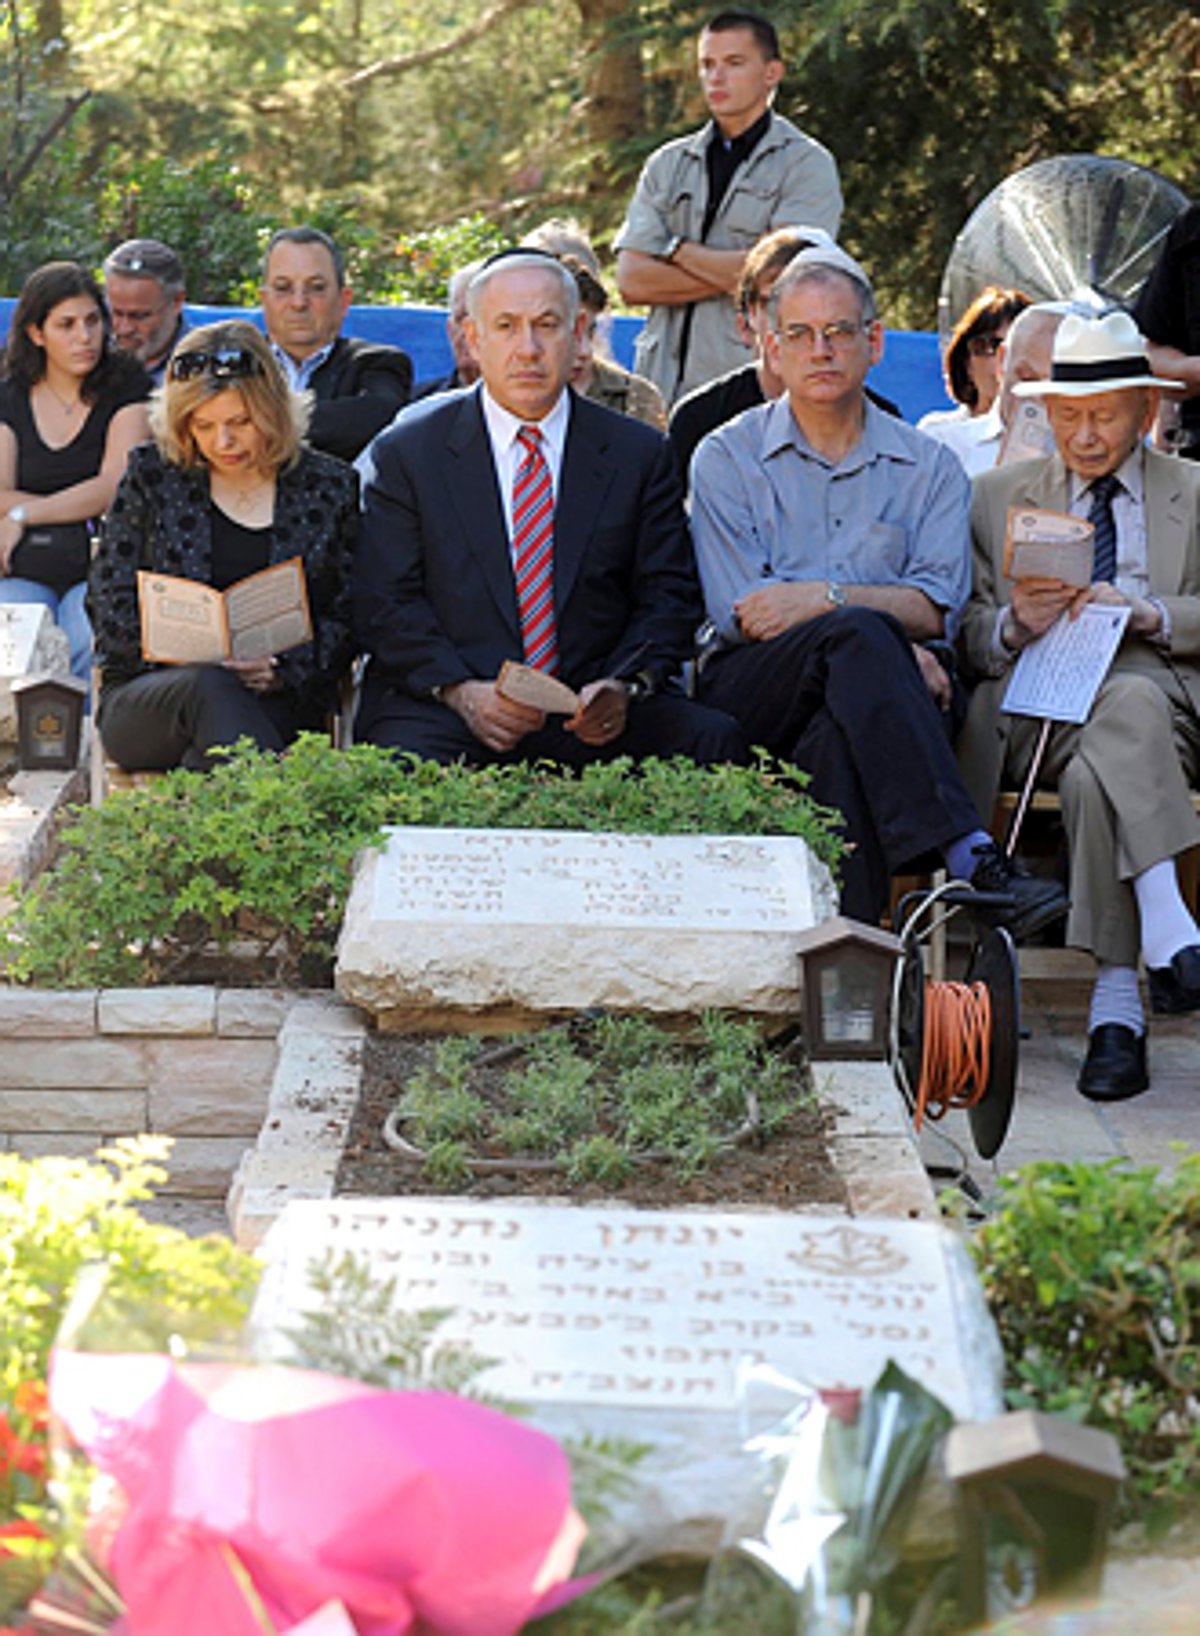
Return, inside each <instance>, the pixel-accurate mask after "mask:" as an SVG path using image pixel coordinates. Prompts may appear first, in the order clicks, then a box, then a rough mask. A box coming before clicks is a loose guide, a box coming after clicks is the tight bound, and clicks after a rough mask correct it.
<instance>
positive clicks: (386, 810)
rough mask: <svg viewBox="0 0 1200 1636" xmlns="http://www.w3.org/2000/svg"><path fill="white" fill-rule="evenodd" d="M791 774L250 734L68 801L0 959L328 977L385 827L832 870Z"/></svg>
mask: <svg viewBox="0 0 1200 1636" xmlns="http://www.w3.org/2000/svg"><path fill="white" fill-rule="evenodd" d="M805 782H806V778H805V775H804V774H803V773H801V772H800V771H799V770H798V769H796V768H792V767H788V766H786V765H783V764H778V763H773V762H771V761H769V760H767V759H766V758H763V759H760V760H759V761H758V762H757V763H756V764H755V765H754V766H752V767H713V768H698V767H695V766H693V765H692V764H691V763H690V762H686V761H683V760H681V759H676V760H671V761H655V760H651V761H648V762H645V763H643V764H642V765H641V767H639V768H638V769H636V770H635V769H634V768H633V767H632V765H631V763H630V762H629V761H628V760H624V759H622V760H617V761H613V762H610V763H608V764H606V765H597V766H593V767H589V768H587V769H586V770H585V771H584V772H583V773H582V774H581V775H579V776H578V777H576V776H573V775H571V774H569V773H564V772H563V771H561V770H560V769H557V768H553V767H549V766H545V765H542V766H535V767H525V766H512V767H490V768H484V769H473V768H468V767H462V766H454V767H441V766H438V765H436V764H435V763H433V762H412V761H410V760H406V759H399V758H397V757H395V756H393V755H390V754H388V753H387V752H386V751H383V750H380V749H377V748H376V747H375V746H373V745H355V746H353V747H352V748H351V749H349V750H335V749H333V748H332V746H331V745H330V744H329V741H328V740H327V739H326V738H324V737H323V736H321V735H318V734H310V735H306V736H304V737H302V738H301V739H300V740H299V741H298V742H297V743H296V744H295V745H294V746H293V748H292V749H291V750H290V751H289V752H288V754H287V755H285V756H282V757H280V756H274V755H269V754H266V753H263V752H260V751H258V750H255V749H254V748H252V747H251V746H250V745H248V744H242V745H239V746H238V747H237V748H236V749H234V750H232V751H230V752H229V753H228V755H227V756H225V757H223V759H222V761H221V762H220V764H219V765H218V766H217V767H216V769H215V770H214V771H213V772H212V773H209V774H207V775H205V774H201V773H193V772H185V771H182V770H180V771H176V772H172V773H168V774H167V775H165V776H164V777H163V778H162V779H160V780H158V781H157V782H156V783H155V784H153V785H152V786H150V787H149V788H146V789H139V790H129V791H120V792H117V793H115V794H114V795H112V796H110V797H109V799H108V800H107V801H105V802H104V803H103V805H101V806H99V807H89V808H84V809H81V810H79V811H78V812H77V814H76V816H75V818H74V820H73V822H72V823H71V824H70V825H69V826H68V827H67V828H66V829H65V830H64V831H63V835H62V838H61V841H62V844H61V848H60V852H59V856H58V859H57V861H56V864H55V866H54V868H53V870H51V871H50V872H48V873H47V874H45V875H43V876H42V877H41V878H40V879H39V880H38V881H36V882H35V883H34V884H33V885H32V886H30V887H29V888H27V889H26V890H25V891H23V892H21V893H20V894H19V895H18V898H17V901H16V904H15V907H14V908H13V910H12V911H11V913H10V914H9V915H8V916H7V917H6V918H5V920H4V922H3V925H2V931H3V938H4V969H5V974H6V976H7V977H8V978H9V979H10V980H11V981H14V982H20V983H36V984H39V985H42V986H45V987H51V988H87V987H97V986H112V985H122V984H145V983H170V982H186V981H189V980H192V979H194V978H195V977H197V976H198V975H200V974H201V973H202V972H203V969H204V967H203V961H204V960H205V959H206V958H207V957H209V956H210V955H211V954H212V952H213V950H214V949H215V950H217V951H224V950H227V949H228V948H229V947H230V945H231V944H233V943H234V942H235V941H238V942H240V943H243V944H244V943H248V944H249V946H250V949H251V951H252V953H253V961H252V971H253V977H254V979H255V980H258V981H261V982H264V983H295V982H305V983H315V982H323V981H326V980H327V977H328V970H329V962H330V960H331V958H332V954H333V948H334V944H335V941H336V938H337V932H338V927H339V925H340V923H341V918H342V911H343V909H344V906H345V900H346V895H347V893H348V890H349V885H350V878H351V870H352V865H353V861H354V857H355V855H356V854H357V853H358V852H359V851H360V850H361V849H362V848H363V847H364V846H367V845H373V844H376V843H377V841H378V838H379V831H380V827H381V826H382V825H384V824H401V825H403V824H413V825H417V824H420V825H437V826H442V827H445V826H461V827H464V828H476V829H477V828H515V829H584V830H608V831H622V832H626V833H638V834H656V835H661V834H670V833H676V832H677V833H692V834H695V833H704V834H731V835H734V834H742V835H794V836H799V837H801V838H803V839H804V840H806V841H807V842H808V843H809V845H810V846H811V847H812V848H813V850H814V852H816V853H817V855H818V856H820V857H822V858H824V859H825V860H826V861H827V862H828V863H830V864H831V865H836V863H837V859H838V857H839V856H840V852H841V840H840V836H839V833H838V825H839V820H838V818H837V816H836V815H835V814H833V813H831V812H829V811H828V810H827V809H825V808H822V807H819V806H818V805H817V804H816V803H815V802H813V801H812V800H811V799H810V798H809V797H808V796H807V795H806V794H805V793H804V789H803V786H804V784H805Z"/></svg>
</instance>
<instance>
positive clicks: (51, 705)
mask: <svg viewBox="0 0 1200 1636" xmlns="http://www.w3.org/2000/svg"><path fill="white" fill-rule="evenodd" d="M87 691H88V690H87V684H86V683H85V682H81V681H79V680H78V678H77V677H75V676H51V675H46V674H41V673H39V674H38V675H36V676H18V677H17V678H16V680H15V681H14V682H13V684H12V693H13V697H14V698H15V699H16V701H17V760H18V762H19V764H20V766H21V767H22V769H23V770H24V771H26V772H56V771H60V770H65V769H68V768H71V767H77V766H78V765H79V734H80V728H81V727H82V724H83V704H84V700H85V699H86V698H87Z"/></svg>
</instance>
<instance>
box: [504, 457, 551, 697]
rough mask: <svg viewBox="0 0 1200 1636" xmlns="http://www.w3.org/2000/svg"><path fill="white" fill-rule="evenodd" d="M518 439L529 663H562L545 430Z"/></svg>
mask: <svg viewBox="0 0 1200 1636" xmlns="http://www.w3.org/2000/svg"><path fill="white" fill-rule="evenodd" d="M517 441H518V443H520V445H521V447H522V449H523V450H524V451H525V452H524V458H523V459H522V461H521V463H520V465H519V466H518V467H517V475H516V480H515V482H514V483H513V542H512V543H513V572H514V574H515V576H516V581H517V614H518V616H519V617H520V620H521V641H522V644H523V646H524V649H525V663H526V664H527V665H532V666H534V667H535V668H536V669H537V670H549V671H553V670H556V669H557V668H558V637H557V635H556V632H555V628H554V491H553V489H552V488H551V485H550V468H549V467H548V466H547V464H546V458H545V456H544V455H543V453H542V447H541V445H542V434H541V432H540V431H539V430H538V428H537V427H536V426H522V428H521V430H520V431H519V432H518V433H517Z"/></svg>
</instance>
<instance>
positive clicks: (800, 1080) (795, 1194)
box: [337, 1014, 846, 1209]
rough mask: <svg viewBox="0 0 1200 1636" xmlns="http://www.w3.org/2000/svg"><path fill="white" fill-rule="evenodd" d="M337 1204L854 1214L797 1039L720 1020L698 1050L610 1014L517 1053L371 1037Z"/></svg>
mask: <svg viewBox="0 0 1200 1636" xmlns="http://www.w3.org/2000/svg"><path fill="white" fill-rule="evenodd" d="M385 1126H386V1127H387V1131H388V1135H387V1136H385ZM337 1192H338V1193H339V1194H341V1195H348V1196H355V1195H357V1196H363V1195H383V1196H393V1195H400V1194H420V1193H462V1194H465V1195H467V1196H470V1197H475V1198H498V1197H505V1196H513V1195H526V1196H533V1197H546V1196H569V1197H571V1198H573V1199H575V1200H576V1201H577V1202H580V1203H585V1202H588V1201H590V1200H595V1199H601V1198H603V1199H607V1200H616V1201H620V1202H623V1203H627V1204H636V1205H648V1206H663V1207H665V1206H669V1205H677V1204H708V1205H720V1204H753V1205H757V1206H759V1207H761V1208H764V1209H796V1208H797V1207H800V1206H808V1207H816V1208H820V1207H825V1208H833V1209H837V1208H844V1207H845V1204H846V1194H845V1189H844V1186H843V1183H842V1180H841V1177H840V1176H839V1175H838V1173H837V1171H836V1170H835V1168H834V1166H833V1164H832V1162H831V1160H830V1157H829V1151H828V1146H827V1142H826V1130H825V1120H824V1116H823V1115H822V1113H821V1111H820V1109H819V1107H818V1105H817V1103H816V1100H815V1097H814V1096H813V1093H812V1088H811V1081H810V1078H809V1074H808V1071H807V1067H806V1064H805V1061H804V1057H803V1053H802V1051H801V1049H800V1045H799V1039H798V1036H797V1035H796V1034H795V1032H794V1031H792V1032H790V1033H789V1034H788V1035H785V1036H783V1037H780V1038H777V1039H774V1040H771V1041H764V1040H763V1039H762V1038H761V1036H760V1033H759V1031H758V1029H757V1028H756V1027H755V1025H754V1024H752V1023H748V1022H744V1021H738V1020H735V1019H732V1018H729V1017H725V1016H719V1015H716V1014H710V1015H709V1016H707V1017H705V1019H704V1020H703V1024H702V1026H701V1028H700V1030H699V1031H698V1034H697V1037H695V1038H689V1039H684V1038H682V1037H680V1036H679V1035H678V1034H677V1033H673V1032H668V1031H667V1030H664V1029H661V1028H659V1027H657V1026H656V1025H655V1024H653V1023H651V1022H649V1021H647V1020H646V1019H645V1018H642V1017H625V1018H615V1017H610V1016H604V1015H601V1016H594V1017H593V1016H589V1017H584V1018H580V1019H576V1020H574V1021H572V1022H571V1023H568V1024H563V1025H559V1026H556V1027H552V1028H546V1029H542V1030H540V1031H538V1032H536V1033H533V1034H529V1035H526V1036H522V1037H519V1038H516V1039H514V1037H513V1036H512V1035H511V1034H509V1035H505V1036H503V1037H499V1038H494V1037H486V1036H461V1035H460V1036H453V1037H450V1038H447V1037H446V1036H430V1035H404V1034H373V1035H371V1036H369V1038H368V1041H367V1047H366V1053H365V1060H364V1066H363V1081H362V1090H361V1093H360V1096H359V1103H358V1107H357V1110H356V1112H355V1116H354V1119H353V1121H352V1124H351V1129H350V1134H349V1139H348V1141H347V1144H346V1150H345V1153H344V1156H343V1159H342V1164H341V1167H340V1169H339V1172H338V1178H337Z"/></svg>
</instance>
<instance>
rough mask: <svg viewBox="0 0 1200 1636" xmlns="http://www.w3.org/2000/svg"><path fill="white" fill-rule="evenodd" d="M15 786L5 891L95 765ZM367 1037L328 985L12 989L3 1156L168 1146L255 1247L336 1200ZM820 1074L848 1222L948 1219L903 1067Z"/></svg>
mask: <svg viewBox="0 0 1200 1636" xmlns="http://www.w3.org/2000/svg"><path fill="white" fill-rule="evenodd" d="M10 789H11V793H12V795H13V798H14V799H13V800H12V801H11V802H10V803H9V804H8V807H7V809H5V808H4V807H0V893H2V892H3V890H4V888H6V887H7V886H10V885H12V884H13V883H14V882H20V883H22V884H24V883H26V882H28V881H29V880H30V879H32V878H33V876H34V875H36V874H37V872H38V871H39V869H41V867H42V866H43V864H44V862H45V861H46V857H47V855H48V853H49V851H50V849H51V847H52V845H53V841H54V835H55V831H56V827H57V825H58V822H59V820H60V818H61V816H62V809H63V808H64V807H65V806H66V805H68V804H70V803H73V802H79V801H81V800H83V799H85V797H86V793H87V792H86V777H85V773H84V771H83V769H75V770H73V771H72V772H69V773H49V772H40V773H18V774H15V775H14V777H13V779H12V781H11V784H10ZM368 1026H369V1022H368V1019H367V1016H366V1014H365V1013H364V1012H362V1011H360V1010H359V1009H358V1008H357V1007H356V1006H353V1005H350V1004H348V1003H346V1002H344V1001H342V1000H340V999H338V998H337V996H336V995H335V994H333V993H331V992H328V991H324V990H322V991H319V992H313V991H310V992H297V991H289V990H282V989H217V988H214V987H205V986H192V985H188V986H179V987H172V988H157V989H155V988H150V989H108V990H37V989H21V988H5V987H4V986H3V985H2V984H0V1150H8V1151H11V1152H18V1153H21V1154H24V1155H26V1156H28V1157H35V1156H38V1155H42V1154H50V1153H53V1154H61V1155H65V1156H68V1157H69V1156H84V1155H86V1154H90V1153H92V1152H94V1151H95V1149H96V1148H97V1147H98V1146H100V1145H101V1144H102V1143H103V1142H105V1141H109V1140H112V1139H113V1138H115V1137H118V1136H130V1135H137V1134H141V1133H144V1132H158V1133H163V1134H167V1135H170V1136H172V1137H173V1138H174V1142H175V1148H174V1152H173V1156H172V1165H171V1168H172V1178H171V1181H170V1182H169V1183H168V1186H167V1188H166V1189H165V1190H164V1196H165V1197H167V1198H170V1197H190V1198H221V1197H225V1198H226V1208H227V1213H228V1216H229V1220H230V1223H231V1225H232V1227H233V1231H234V1236H235V1238H236V1239H237V1241H238V1243H239V1244H241V1245H243V1246H244V1247H246V1248H253V1247H254V1246H255V1245H257V1244H258V1243H259V1241H260V1240H261V1239H262V1237H263V1235H264V1234H265V1233H266V1231H267V1228H268V1227H269V1226H270V1225H271V1223H272V1222H273V1221H274V1220H275V1218H276V1216H278V1215H279V1214H280V1213H281V1211H282V1210H283V1208H284V1206H285V1205H286V1204H287V1202H288V1201H289V1199H292V1198H308V1199H323V1198H330V1197H332V1196H333V1188H334V1180H335V1178H336V1175H337V1170H338V1166H339V1164H340V1162H341V1157H342V1152H343V1149H344V1147H345V1143H346V1138H347V1135H348V1133H349V1127H350V1120H351V1117H352V1115H353V1112H354V1108H355V1105H356V1102H357V1098H358V1089H359V1081H360V1077H361V1069H362V1057H363V1046H364V1043H365V1040H366V1032H367V1028H368ZM813 1071H814V1078H815V1083H816V1086H817V1092H818V1096H819V1099H820V1103H821V1106H822V1108H823V1109H824V1110H825V1113H826V1117H827V1122H828V1123H827V1137H826V1140H827V1144H828V1149H829V1154H830V1158H831V1160H832V1162H833V1164H834V1167H835V1169H837V1170H838V1172H839V1173H840V1174H841V1176H842V1178H843V1180H844V1183H845V1186H846V1192H847V1197H848V1201H849V1213H850V1214H851V1215H854V1216H873V1215H874V1216H898V1217H910V1218H913V1219H918V1218H925V1219H936V1218H937V1215H938V1211H937V1206H936V1202H935V1198H934V1193H933V1189H932V1187H931V1186H930V1183H929V1179H928V1177H927V1176H926V1173H925V1170H924V1167H923V1166H922V1164H921V1162H920V1159H919V1157H918V1154H917V1150H916V1146H915V1144H914V1142H913V1139H912V1136H911V1134H910V1132H909V1129H908V1125H907V1122H906V1120H905V1117H904V1112H903V1107H902V1104H901V1101H900V1098H899V1096H898V1094H897V1092H896V1089H895V1086H894V1084H893V1081H892V1076H891V1072H890V1070H889V1069H888V1068H887V1067H886V1066H885V1065H884V1064H882V1063H836V1064H819V1065H817V1066H816V1067H815V1068H814V1070H813ZM231 1173H233V1180H232V1185H230V1181H229V1178H230V1174H231Z"/></svg>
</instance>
